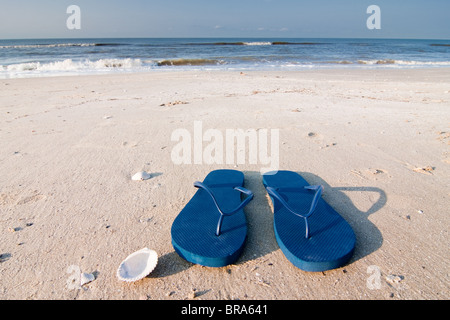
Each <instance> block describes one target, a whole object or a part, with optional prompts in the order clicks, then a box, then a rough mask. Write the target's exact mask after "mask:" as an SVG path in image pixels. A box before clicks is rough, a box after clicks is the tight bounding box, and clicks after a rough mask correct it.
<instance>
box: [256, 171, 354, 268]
mask: <svg viewBox="0 0 450 320" xmlns="http://www.w3.org/2000/svg"><path fill="white" fill-rule="evenodd" d="M263 183H264V185H265V186H266V187H272V188H284V189H285V190H286V189H287V190H289V188H291V190H290V191H280V192H279V193H280V195H281V196H282V197H283V199H284V200H285V201H286V202H287V203H288V204H289V205H290V206H291V208H295V209H296V210H297V211H298V212H300V213H307V212H308V210H309V209H310V206H311V201H312V199H313V196H314V195H313V194H312V193H311V192H310V191H308V190H306V189H304V187H305V186H309V184H308V182H307V181H306V180H305V179H303V178H302V177H301V176H300V175H299V174H297V173H295V172H292V171H278V173H276V174H275V175H264V176H263ZM292 189H297V190H295V191H294V190H292ZM281 190H282V189H281ZM271 198H272V202H273V204H274V231H275V237H276V240H277V242H278V244H279V246H280V249H281V251H282V252H283V254H284V255H285V256H286V258H287V259H288V260H289V261H290V262H291V263H292V264H293V265H294V266H296V267H298V268H300V269H302V270H305V271H313V272H317V271H326V270H331V269H336V268H339V267H342V266H343V265H345V264H346V263H347V262H348V261H349V260H350V259H351V257H352V255H353V252H354V248H355V243H356V238H355V234H354V232H353V230H352V228H351V226H350V225H349V224H348V223H347V222H346V221H345V220H344V218H342V216H340V215H339V214H338V213H337V212H336V211H335V210H334V209H333V208H332V207H331V206H330V205H329V204H328V203H326V202H325V201H324V200H323V199H320V200H319V202H318V204H317V207H316V210H315V211H314V212H313V213H312V215H311V216H310V217H308V218H307V219H308V220H307V221H308V226H309V237H308V238H306V237H305V228H306V224H305V219H303V218H301V217H299V216H297V215H295V214H293V213H292V212H289V211H288V210H287V209H286V208H285V207H284V206H283V205H281V203H280V202H279V201H277V200H276V199H274V198H273V197H271Z"/></svg>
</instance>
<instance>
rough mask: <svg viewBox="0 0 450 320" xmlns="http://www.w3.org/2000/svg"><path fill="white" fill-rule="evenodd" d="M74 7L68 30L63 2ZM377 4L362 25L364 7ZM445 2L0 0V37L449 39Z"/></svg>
mask: <svg viewBox="0 0 450 320" xmlns="http://www.w3.org/2000/svg"><path fill="white" fill-rule="evenodd" d="M70 5H77V6H78V7H79V8H80V12H81V15H80V26H81V29H79V30H77V29H73V30H70V29H68V28H67V24H66V21H67V19H68V18H69V17H70V14H68V13H67V12H66V11H67V8H68V7H69V6H70ZM370 5H377V6H379V7H380V9H381V29H373V30H369V29H368V28H367V25H366V21H367V19H368V18H369V17H370V14H368V13H367V8H368V7H369V6H370ZM449 13H450V1H449V0H428V1H426V0H408V1H406V0H369V1H367V0H220V1H219V0H122V1H119V0H69V1H67V0H0V39H33V38H129V37H131V38H141V37H144V38H153V37H162V38H167V37H191V38H195V37H213V38H219V37H222V38H226V37H229V38H236V37H241V38H250V37H251V38H408V39H410V38H416V39H450V18H449Z"/></svg>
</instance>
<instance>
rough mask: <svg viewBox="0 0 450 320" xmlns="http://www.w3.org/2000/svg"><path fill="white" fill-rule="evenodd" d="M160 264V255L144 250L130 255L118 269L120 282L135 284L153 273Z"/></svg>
mask: <svg viewBox="0 0 450 320" xmlns="http://www.w3.org/2000/svg"><path fill="white" fill-rule="evenodd" d="M157 263H158V254H157V253H156V252H155V251H153V250H150V249H147V248H144V249H141V250H139V251H136V252H134V253H132V254H130V255H129V256H128V257H127V258H126V259H125V260H124V261H123V262H122V263H121V264H120V266H119V269H117V277H118V278H119V280H122V281H126V282H134V281H138V280H141V279H143V278H145V277H146V276H148V275H149V274H150V272H152V271H153V270H154V269H155V267H156V264H157Z"/></svg>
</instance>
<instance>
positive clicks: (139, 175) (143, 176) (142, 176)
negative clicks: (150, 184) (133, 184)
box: [131, 171, 152, 181]
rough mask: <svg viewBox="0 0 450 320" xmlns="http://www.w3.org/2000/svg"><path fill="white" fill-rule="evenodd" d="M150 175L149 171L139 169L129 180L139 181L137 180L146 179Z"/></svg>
mask: <svg viewBox="0 0 450 320" xmlns="http://www.w3.org/2000/svg"><path fill="white" fill-rule="evenodd" d="M151 177H152V175H151V174H150V173H147V172H145V171H141V172H138V173H136V174H135V175H134V176H132V177H131V180H134V181H139V180H148V179H150V178H151Z"/></svg>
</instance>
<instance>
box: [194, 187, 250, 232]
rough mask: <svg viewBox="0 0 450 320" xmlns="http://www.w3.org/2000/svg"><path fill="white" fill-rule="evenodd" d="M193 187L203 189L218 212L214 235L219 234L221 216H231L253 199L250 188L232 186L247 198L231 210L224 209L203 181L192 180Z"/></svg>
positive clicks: (221, 221)
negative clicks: (218, 216)
mask: <svg viewBox="0 0 450 320" xmlns="http://www.w3.org/2000/svg"><path fill="white" fill-rule="evenodd" d="M194 187H196V188H201V189H203V190H205V191H206V192H207V193H208V194H209V195H210V196H211V198H212V200H213V202H214V205H215V206H216V208H217V210H218V211H219V213H220V218H219V222H218V224H217V230H216V236H219V235H220V233H221V229H222V223H223V218H224V217H226V216H231V215H233V214H235V213H236V212H238V211H239V210H241V209H242V208H244V207H245V206H246V205H247V204H248V203H249V202H250V201H251V200H252V199H253V192H251V191H250V190H248V189H245V188H243V187H234V188H233V189H234V190H237V191H239V192H241V193H243V194H245V195H247V198H245V199H244V201H242V202H241V203H240V204H239V205H238V206H237V207H236V208H235V209H233V210H231V211H224V210H223V209H221V208H220V206H219V204H218V203H217V200H216V197H215V196H214V193H213V191H212V190H211V188H209V187H208V186H206V185H205V184H204V183H202V182H200V181H196V182H194Z"/></svg>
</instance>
